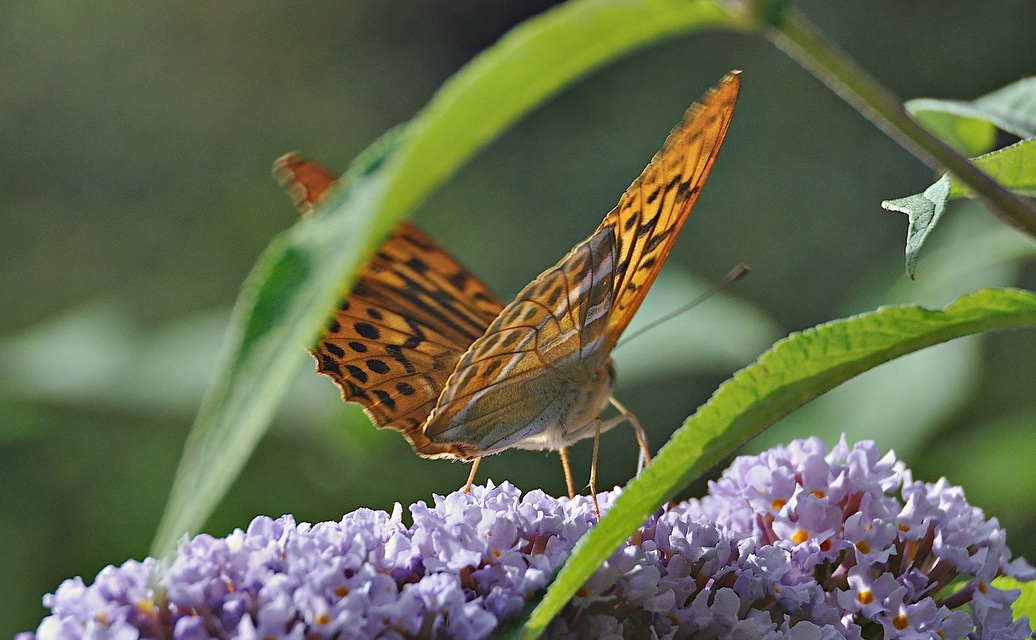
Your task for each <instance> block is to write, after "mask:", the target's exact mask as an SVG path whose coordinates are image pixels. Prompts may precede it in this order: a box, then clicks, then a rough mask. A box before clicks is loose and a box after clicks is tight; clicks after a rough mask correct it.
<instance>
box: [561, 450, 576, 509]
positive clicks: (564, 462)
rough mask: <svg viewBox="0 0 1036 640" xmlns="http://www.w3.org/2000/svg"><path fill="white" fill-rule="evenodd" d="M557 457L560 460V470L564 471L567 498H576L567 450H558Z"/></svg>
mask: <svg viewBox="0 0 1036 640" xmlns="http://www.w3.org/2000/svg"><path fill="white" fill-rule="evenodd" d="M558 457H560V458H561V468H562V469H563V470H564V471H565V488H566V489H568V497H569V498H574V497H576V489H575V485H574V484H572V465H571V464H569V461H568V449H566V448H565V447H562V448H560V449H558Z"/></svg>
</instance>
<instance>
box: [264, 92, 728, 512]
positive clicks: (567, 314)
mask: <svg viewBox="0 0 1036 640" xmlns="http://www.w3.org/2000/svg"><path fill="white" fill-rule="evenodd" d="M740 84H741V78H740V73H739V72H732V73H730V74H728V75H727V76H726V77H725V78H723V80H722V81H721V82H720V84H719V85H718V86H717V87H715V88H713V89H712V90H710V91H709V92H708V93H707V94H706V95H705V97H704V98H703V100H702V102H701V103H696V104H694V105H692V106H691V108H690V109H688V111H687V113H686V115H685V116H684V119H683V122H681V123H680V124H679V125H678V126H677V127H676V128H675V129H673V131H672V133H670V135H669V137H668V139H667V140H666V142H665V145H664V146H663V147H662V150H661V151H659V152H658V153H657V154H656V155H655V157H654V158H653V159H652V160H651V162H650V164H648V166H647V168H645V169H644V172H643V173H642V174H641V175H640V177H639V178H637V179H636V180H635V181H634V182H633V184H631V185H630V187H629V188H628V189H627V190H626V192H625V193H624V194H623V196H622V198H621V199H620V200H619V204H618V205H616V207H615V208H614V209H612V210H611V211H610V212H609V213H608V215H607V216H605V218H604V221H603V222H602V223H601V225H600V227H598V228H597V230H596V231H595V232H594V233H593V234H592V235H591V236H590V237H589V238H587V239H586V240H584V241H583V242H580V243H579V244H577V245H576V246H575V248H573V249H572V251H571V252H569V254H568V255H567V256H565V257H564V258H563V259H562V260H561V261H560V262H559V263H558V264H557V265H555V266H553V267H551V268H550V269H548V270H547V271H544V272H543V273H542V274H540V276H539V277H537V278H536V279H535V280H533V281H532V283H530V284H529V285H528V286H526V287H525V289H523V290H522V291H521V293H519V294H518V296H517V298H515V300H514V302H511V303H510V304H508V305H507V306H504V305H503V304H502V303H501V302H500V300H498V299H497V298H496V296H494V295H493V294H492V292H490V291H489V289H488V288H487V287H486V286H485V285H484V284H482V283H481V282H480V281H479V280H478V279H477V278H476V277H475V276H473V275H472V274H471V273H469V272H468V271H467V270H466V269H465V268H464V267H462V266H461V265H460V264H459V263H458V262H457V261H456V260H454V259H453V258H452V257H451V256H450V255H449V254H447V253H446V252H445V251H443V250H442V249H440V248H439V247H438V246H437V245H436V244H435V243H434V242H433V241H432V240H431V239H429V238H428V236H426V235H425V234H424V233H422V232H421V231H419V230H418V229H417V228H416V227H414V226H413V225H411V224H408V223H404V224H401V225H400V226H399V227H398V228H397V229H396V231H395V232H394V233H393V234H392V236H391V237H389V239H388V240H387V241H386V242H385V243H384V244H383V245H382V246H381V248H379V249H378V251H377V253H376V254H375V255H374V256H373V257H372V258H371V259H370V261H369V262H368V263H367V264H366V265H365V266H364V267H363V269H362V271H361V272H360V274H359V279H358V280H357V282H356V285H355V287H354V288H353V290H352V292H351V293H349V295H348V296H347V297H346V298H345V300H344V301H343V302H342V303H341V305H340V306H339V308H338V310H337V311H336V313H335V315H334V318H333V320H332V321H331V324H330V326H329V327H328V329H327V331H326V333H325V334H324V335H323V336H322V337H321V338H320V341H319V343H318V345H317V347H316V348H315V350H314V351H313V354H314V356H315V357H316V359H317V371H319V372H320V373H323V374H326V375H328V376H330V377H331V378H332V379H334V381H335V383H336V384H338V386H339V387H340V388H341V390H342V398H343V399H344V400H345V401H347V402H355V403H357V404H360V405H362V406H363V408H364V411H365V412H366V413H367V415H368V416H369V417H370V419H371V421H372V422H374V424H376V425H377V426H378V427H380V428H388V429H393V430H396V431H399V432H401V433H402V434H403V436H404V437H405V438H406V439H407V441H408V442H410V444H411V446H413V448H414V450H415V451H416V452H417V453H418V454H419V455H421V456H424V457H452V458H459V459H462V460H472V461H474V462H475V464H474V465H473V467H472V472H471V475H470V477H469V479H468V486H470V484H471V482H472V481H473V480H474V475H475V470H476V469H477V463H478V461H479V459H481V458H482V457H483V456H487V455H490V454H493V453H498V452H500V451H503V450H504V449H509V448H512V447H516V448H523V449H551V450H558V451H559V453H560V454H561V456H562V463H563V464H564V466H565V475H566V481H567V483H568V490H569V493H570V494H573V493H574V491H573V488H572V480H571V472H570V470H569V465H568V458H567V455H566V453H565V450H566V447H568V446H569V445H571V444H572V443H574V442H576V441H578V440H581V439H583V438H587V437H590V436H594V437H595V447H594V460H595V462H596V449H597V439H598V438H599V436H600V433H602V432H603V431H606V430H608V429H609V428H611V427H613V426H615V425H616V424H618V423H620V422H622V421H629V422H630V423H631V424H632V425H633V426H634V428H635V430H636V432H637V438H638V442H639V443H640V447H641V450H642V455H643V458H644V460H645V461H647V460H648V459H649V453H648V448H647V440H646V438H645V437H644V433H643V430H642V429H641V428H640V425H639V423H637V421H636V419H635V418H634V417H633V415H632V414H630V413H629V412H628V411H626V409H625V408H624V407H622V405H621V404H619V403H618V402H617V401H616V400H615V399H614V397H612V395H611V389H612V385H613V383H614V381H615V372H614V369H613V368H612V362H611V357H610V354H611V351H612V349H613V348H614V347H615V344H616V342H617V341H618V339H619V337H620V336H621V335H622V332H623V330H624V329H625V328H626V326H627V325H628V324H629V322H630V319H631V318H632V317H633V314H634V313H636V311H637V308H638V307H639V306H640V304H641V302H642V301H643V300H644V296H645V295H646V294H647V291H648V288H649V287H650V286H651V284H652V283H653V282H654V280H655V277H656V276H657V275H658V272H659V270H660V269H661V268H662V264H663V263H664V262H665V259H666V257H667V256H668V255H669V252H670V251H671V250H672V247H673V243H674V242H675V241H676V237H677V235H678V234H679V233H680V229H681V228H682V227H683V224H684V222H685V221H686V220H687V216H688V214H690V211H691V208H692V207H693V206H694V203H695V201H696V200H697V199H698V194H699V193H700V191H701V187H702V185H703V184H704V183H705V180H706V178H707V177H708V175H709V171H710V170H711V169H712V165H713V163H714V161H715V159H716V154H717V153H718V152H719V149H720V146H721V145H722V144H723V139H724V137H725V135H726V132H727V128H728V127H729V125H730V119H731V116H732V115H733V110H734V104H735V102H736V100H737V95H738V90H739V88H740ZM274 175H275V176H276V177H277V178H278V180H279V181H280V182H281V184H282V185H284V186H285V188H286V189H287V190H288V191H289V193H290V194H291V195H292V197H293V198H294V200H295V203H296V205H297V206H298V207H299V209H300V210H302V211H303V213H308V212H310V211H311V210H312V209H313V207H314V203H315V202H316V201H317V200H318V199H319V198H320V197H321V195H322V194H323V193H324V192H325V191H326V190H327V189H328V188H329V187H330V186H331V185H332V184H334V182H335V177H334V176H333V175H332V174H330V173H328V172H327V171H325V170H323V169H322V168H320V167H319V166H317V165H315V164H313V163H312V162H309V161H307V160H304V159H302V158H300V157H299V156H297V155H294V154H289V155H287V156H284V157H283V158H281V159H280V160H278V161H277V162H276V163H275V165H274ZM609 403H611V404H612V405H613V406H615V407H616V408H617V409H618V411H619V412H620V413H621V415H619V416H617V417H616V418H612V419H609V420H606V421H602V420H601V418H600V417H599V416H600V413H601V412H602V411H603V410H604V408H605V407H606V406H607V405H608V404H609ZM595 472H596V464H594V465H593V467H592V471H591V480H590V487H591V490H592V491H593V493H596V491H595V486H594V485H595V480H596V477H595V476H596V473H595ZM595 497H596V496H595Z"/></svg>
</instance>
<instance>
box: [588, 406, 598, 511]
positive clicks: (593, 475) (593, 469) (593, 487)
mask: <svg viewBox="0 0 1036 640" xmlns="http://www.w3.org/2000/svg"><path fill="white" fill-rule="evenodd" d="M600 450H601V419H600V418H597V419H596V420H595V421H594V454H593V457H592V458H590V485H589V486H590V497H591V498H593V500H594V513H595V514H597V520H598V522H599V521H600V520H601V505H599V504H597V453H598V452H599V451H600Z"/></svg>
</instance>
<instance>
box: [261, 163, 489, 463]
mask: <svg viewBox="0 0 1036 640" xmlns="http://www.w3.org/2000/svg"><path fill="white" fill-rule="evenodd" d="M286 157H288V158H291V162H290V163H286V162H283V160H282V161H278V163H277V165H275V169H274V171H275V173H279V177H281V179H286V180H287V181H288V183H289V189H288V190H289V192H291V193H297V194H302V196H301V199H300V204H299V208H300V209H301V210H308V209H309V208H311V207H312V206H313V203H314V202H316V201H317V200H318V199H319V198H320V196H321V195H322V194H323V191H324V190H325V189H326V188H328V187H329V186H330V185H331V184H332V182H327V181H326V180H324V176H330V174H329V173H328V172H327V171H324V170H323V169H321V168H320V167H318V166H317V165H315V164H313V163H312V162H309V161H306V160H303V159H301V158H299V157H298V156H286ZM292 176H298V180H295V179H293V177H292ZM502 308H503V304H501V302H500V301H499V300H498V299H497V298H496V296H494V295H493V294H492V292H490V291H489V289H487V288H486V286H485V285H484V284H482V283H481V282H480V281H479V280H478V279H477V278H476V277H475V276H473V275H471V273H469V272H468V271H467V270H466V269H465V268H464V267H463V266H461V264H460V263H458V262H457V261H456V260H454V259H453V258H452V257H451V256H450V255H449V254H447V253H446V252H445V251H443V250H442V249H440V248H439V247H438V246H437V245H436V244H435V242H433V241H432V240H431V239H430V238H429V237H428V236H426V235H425V234H424V233H422V232H421V231H420V230H419V229H417V228H416V227H414V226H413V225H411V224H406V223H404V224H402V225H400V226H399V227H398V228H397V229H396V231H395V232H394V233H393V234H392V236H391V237H389V239H388V240H387V241H385V243H384V244H383V245H382V246H381V247H380V248H379V249H378V251H377V253H375V255H374V256H373V257H372V258H371V259H370V260H369V261H368V262H367V264H365V265H364V266H363V268H362V270H361V271H360V274H359V277H358V279H357V282H356V285H355V286H354V287H353V290H352V292H351V293H350V294H349V295H348V296H347V297H346V298H345V299H344V300H343V301H342V303H341V304H340V306H339V308H338V310H337V311H336V312H335V314H334V317H333V318H332V320H331V322H330V324H329V326H328V329H327V332H326V333H325V334H324V335H323V336H321V338H320V340H319V341H318V343H317V346H316V348H315V350H314V351H313V355H314V357H316V359H317V371H319V372H320V373H323V374H325V375H327V376H329V377H331V379H333V380H334V381H335V383H336V384H337V385H338V386H339V387H340V388H341V390H342V399H343V400H345V401H347V402H355V403H357V404H359V405H361V406H362V407H363V408H364V411H365V412H366V413H367V415H368V416H369V417H370V418H371V421H372V422H374V424H376V425H377V426H379V427H382V428H387V429H394V430H396V431H400V432H401V433H402V434H403V435H404V436H405V437H406V439H407V440H408V441H409V442H410V444H411V445H412V446H413V447H414V449H415V450H416V451H417V452H418V453H419V454H421V455H424V456H441V455H449V456H454V457H466V456H464V455H463V451H462V450H463V447H462V446H460V445H454V444H447V445H439V444H436V443H434V442H431V441H430V440H429V439H428V438H427V437H425V435H424V432H423V430H422V428H421V426H422V424H423V423H424V421H425V419H426V418H427V417H428V415H429V414H430V413H431V411H432V408H433V407H434V406H435V403H436V401H437V400H438V398H439V395H440V393H441V392H442V389H443V387H444V386H445V385H446V380H447V378H449V376H450V374H451V373H453V370H454V368H456V365H457V362H458V360H459V359H460V357H461V355H462V354H463V353H464V352H465V351H466V350H467V349H468V347H469V346H470V345H471V343H472V342H474V341H475V339H476V338H478V337H479V336H481V335H482V334H483V333H484V332H485V330H486V327H487V326H489V323H490V322H492V321H493V319H494V318H496V317H497V315H499V313H500V310H501V309H502Z"/></svg>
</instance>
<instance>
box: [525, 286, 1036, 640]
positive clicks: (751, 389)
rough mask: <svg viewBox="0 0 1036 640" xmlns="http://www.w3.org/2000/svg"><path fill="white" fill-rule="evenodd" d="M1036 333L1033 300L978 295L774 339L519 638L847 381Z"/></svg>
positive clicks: (717, 396)
mask: <svg viewBox="0 0 1036 640" xmlns="http://www.w3.org/2000/svg"><path fill="white" fill-rule="evenodd" d="M1015 327H1036V295H1034V294H1033V293H1030V292H1026V291H1019V290H1014V289H986V290H982V291H978V292H976V293H973V294H970V295H967V296H964V297H962V298H960V299H958V300H957V301H956V302H954V303H953V304H951V305H950V306H948V307H947V308H946V309H945V310H943V311H933V310H928V309H923V308H920V307H916V306H903V307H886V308H881V309H878V310H877V311H874V312H871V313H866V314H861V315H858V316H854V317H851V318H847V319H844V320H838V321H834V322H830V323H827V324H823V325H820V326H817V327H814V328H812V329H809V330H807V331H804V332H802V333H797V334H792V335H790V336H788V337H787V338H785V339H784V340H782V341H780V342H778V343H777V344H776V345H774V346H773V348H772V349H771V350H770V351H768V352H766V353H765V354H763V355H762V356H761V357H760V358H759V360H758V361H757V362H756V363H755V364H752V365H750V366H748V367H746V368H745V369H742V370H741V371H739V372H738V373H736V374H734V376H733V377H732V378H731V379H730V380H727V381H726V382H724V383H723V384H722V385H720V387H719V388H718V389H717V390H716V392H715V393H714V394H713V396H712V398H711V399H710V400H709V401H708V402H707V403H706V404H704V405H703V406H702V407H701V408H700V409H699V410H698V411H697V413H695V414H694V415H693V416H691V417H690V418H688V419H687V421H686V422H684V425H683V427H681V428H680V429H679V430H678V431H677V432H676V433H675V434H674V435H673V437H672V439H671V440H670V441H669V443H668V444H666V446H665V447H663V448H662V450H661V451H660V452H659V454H658V457H657V458H656V459H655V460H654V462H652V464H651V466H650V467H648V468H647V469H645V470H644V472H643V473H641V475H640V476H639V477H638V478H635V479H634V480H632V481H631V482H630V483H629V484H628V485H627V486H626V488H625V489H624V490H623V492H622V494H621V495H620V496H619V498H618V500H617V501H616V502H615V505H614V507H613V508H612V509H611V511H609V512H608V513H607V514H606V515H605V516H604V517H603V518H602V519H601V522H600V524H598V526H596V527H594V529H593V530H591V531H590V533H589V534H587V535H586V536H585V537H584V538H583V539H582V540H580V541H579V543H578V544H577V545H576V548H575V550H574V551H573V555H572V557H571V558H569V560H568V562H567V563H566V564H565V566H564V567H563V568H562V570H561V572H560V573H559V574H558V577H557V580H556V581H555V582H554V583H553V584H552V585H551V586H550V588H549V590H548V592H547V595H546V597H545V598H544V599H543V602H542V603H541V604H540V606H539V607H537V608H536V610H535V611H534V612H533V614H532V615H531V617H530V619H529V621H528V623H527V624H526V627H525V633H524V636H523V637H526V638H535V637H538V636H539V635H540V634H541V633H543V631H544V630H545V629H546V627H547V625H548V624H549V623H550V621H551V620H552V619H553V618H554V617H555V616H556V615H557V614H558V613H559V612H560V611H561V609H562V608H563V607H564V606H565V604H566V603H567V602H568V600H569V599H570V598H571V597H572V595H573V594H575V592H576V591H577V590H578V589H579V587H580V586H582V584H583V583H584V582H585V581H586V580H587V579H588V578H589V577H590V576H591V575H592V574H593V572H594V571H595V570H596V569H597V567H599V566H600V565H601V563H602V562H603V561H604V560H605V559H607V558H608V556H609V555H610V554H611V553H613V552H614V551H615V549H617V548H618V547H619V545H621V544H622V541H623V540H625V539H626V538H627V537H628V536H629V535H630V534H632V533H633V532H634V531H635V530H636V529H637V527H639V526H640V525H641V524H642V523H643V522H644V520H646V519H647V517H648V516H649V515H650V514H651V513H653V512H654V511H655V510H656V509H658V508H659V507H660V506H661V505H662V504H664V503H665V502H666V501H667V500H669V499H670V498H671V497H672V496H673V495H675V494H676V493H677V492H678V491H680V490H681V489H682V488H684V487H686V486H687V485H688V484H689V483H690V482H692V481H693V480H695V479H696V478H698V477H699V476H700V475H701V474H702V473H704V472H705V471H706V470H707V469H708V468H710V467H712V466H713V465H715V464H716V463H718V462H720V461H721V460H722V459H723V458H724V457H726V456H727V455H728V454H729V453H730V452H731V451H733V450H734V449H735V448H736V447H737V446H738V445H740V444H742V443H744V442H745V441H746V440H748V439H749V438H751V437H752V436H754V435H756V434H758V433H760V432H761V431H762V430H763V429H765V428H766V427H768V426H770V425H771V424H773V423H774V422H776V421H777V420H778V419H780V418H781V417H782V416H784V415H786V414H788V413H789V412H791V411H793V410H794V409H796V408H798V407H800V406H802V405H803V404H805V403H807V402H809V401H810V400H812V399H813V398H815V397H817V396H818V395H820V394H822V393H824V392H826V391H829V390H830V389H832V388H834V387H836V386H838V385H839V384H841V383H842V382H844V381H846V380H848V379H849V378H852V377H853V376H855V375H857V374H859V373H861V372H863V371H866V370H868V369H871V368H873V367H875V366H877V365H879V364H881V363H883V362H887V361H888V360H891V359H893V358H897V357H899V356H901V355H904V354H907V353H910V352H913V351H917V350H918V349H923V348H924V347H927V346H931V345H933V344H937V343H940V342H945V341H947V340H952V339H954V338H959V337H962V336H966V335H970V334H974V333H978V332H983V331H994V330H1000V329H1007V328H1015Z"/></svg>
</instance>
